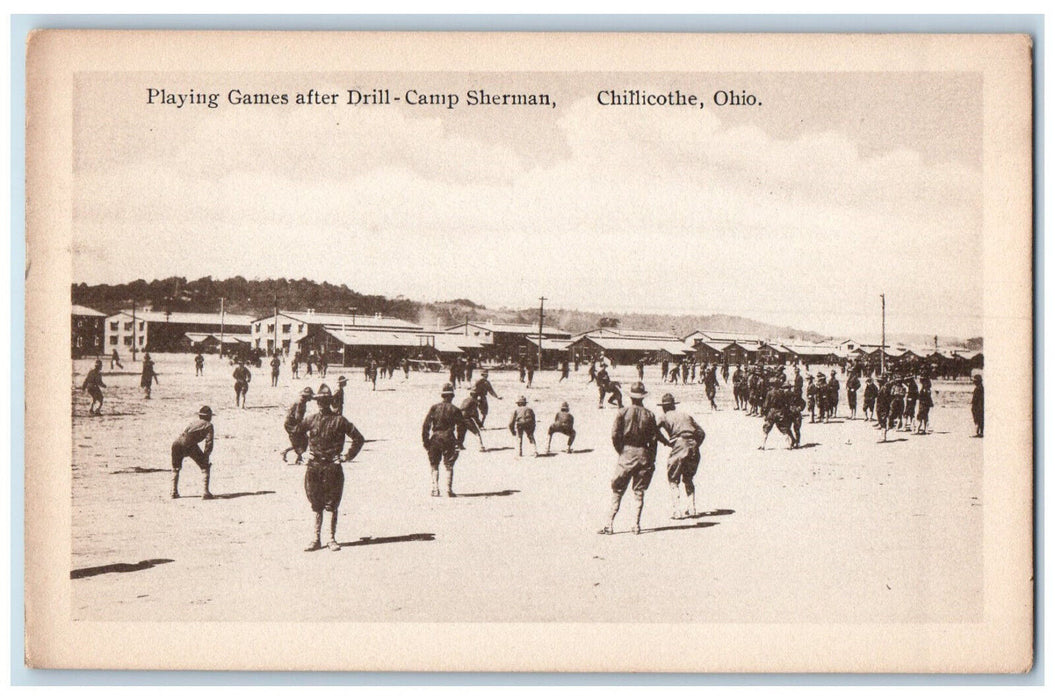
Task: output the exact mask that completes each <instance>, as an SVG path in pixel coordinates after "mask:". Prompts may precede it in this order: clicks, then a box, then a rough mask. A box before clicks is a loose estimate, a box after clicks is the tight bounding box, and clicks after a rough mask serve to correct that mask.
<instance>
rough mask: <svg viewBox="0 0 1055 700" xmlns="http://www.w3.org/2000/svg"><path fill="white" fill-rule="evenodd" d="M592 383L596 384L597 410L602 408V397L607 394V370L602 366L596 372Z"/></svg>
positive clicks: (608, 381)
mask: <svg viewBox="0 0 1055 700" xmlns="http://www.w3.org/2000/svg"><path fill="white" fill-rule="evenodd" d="M594 381H595V382H597V408H604V397H605V395H606V394H607V393H608V391H609V388H608V385H609V383H610V382H611V380H610V378H609V377H608V370H607V369H605V367H604V365H601V368H600V369H599V370H597V376H596V377H594Z"/></svg>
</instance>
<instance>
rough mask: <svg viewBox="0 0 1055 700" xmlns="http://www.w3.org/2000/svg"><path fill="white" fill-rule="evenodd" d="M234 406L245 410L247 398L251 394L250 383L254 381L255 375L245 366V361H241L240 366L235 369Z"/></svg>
mask: <svg viewBox="0 0 1055 700" xmlns="http://www.w3.org/2000/svg"><path fill="white" fill-rule="evenodd" d="M231 376H232V377H234V405H235V408H237V407H238V406H239V405H241V407H242V408H245V397H246V394H248V393H249V382H251V381H253V373H252V372H250V371H249V368H247V367H246V366H245V360H239V361H238V366H237V367H235V368H234V373H233V374H232V375H231Z"/></svg>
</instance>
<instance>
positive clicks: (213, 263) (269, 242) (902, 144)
mask: <svg viewBox="0 0 1055 700" xmlns="http://www.w3.org/2000/svg"><path fill="white" fill-rule="evenodd" d="M151 87H153V88H157V89H166V90H168V91H169V92H183V93H186V92H188V91H190V90H194V91H195V92H215V93H219V95H220V104H219V107H218V108H216V109H209V108H207V107H204V106H201V105H193V106H184V107H183V108H181V109H176V108H175V107H172V106H166V105H159V104H154V105H149V104H147V99H146V98H147V90H148V88H151ZM375 87H377V88H388V89H389V90H390V94H391V95H393V96H402V95H404V94H405V92H406V91H407V90H408V89H415V90H419V91H421V92H442V93H457V94H460V95H461V98H462V104H460V105H459V106H457V107H456V108H455V109H446V108H443V107H424V106H408V105H406V104H403V103H399V104H392V105H390V106H385V107H380V106H372V107H351V106H348V105H346V104H344V97H345V94H346V91H347V90H348V89H362V90H369V89H371V88H375ZM232 88H237V89H240V90H242V91H243V92H248V93H256V92H269V93H283V92H284V93H287V94H289V95H290V97H291V100H292V99H293V98H294V97H295V95H296V93H298V92H305V91H307V90H308V89H309V88H315V89H319V90H322V91H323V92H336V93H340V94H341V99H340V103H339V104H337V105H317V106H296V105H288V106H260V105H253V106H246V105H232V104H229V103H228V102H227V100H226V96H227V93H228V91H229V90H230V89H232ZM481 88H482V89H485V90H487V91H488V92H492V93H501V92H532V93H537V92H546V93H549V94H550V96H551V98H552V99H553V100H554V101H555V102H556V104H557V106H556V108H555V109H548V108H547V109H529V108H500V107H483V106H478V107H469V106H467V105H465V92H466V90H469V89H481ZM603 89H617V90H622V89H645V90H650V91H654V92H664V93H665V92H667V91H668V90H671V89H680V90H682V91H683V92H685V93H692V94H697V95H700V96H701V97H702V98H703V99H704V100H705V101H706V102H708V103H709V102H710V101H711V99H712V95H713V94H714V92H715V91H716V90H719V89H728V90H735V91H737V92H739V91H740V90H747V91H748V92H750V93H752V94H755V95H757V96H758V99H759V100H760V101H761V105H760V106H756V107H743V108H732V107H725V108H719V107H715V106H713V105H711V104H707V106H706V107H705V108H704V109H691V108H658V107H632V108H613V107H602V106H600V105H599V104H598V103H597V97H596V96H597V92H598V90H603ZM75 100H76V104H75V111H74V114H75V123H74V151H75V152H74V175H75V198H74V211H73V222H74V251H75V257H74V279H75V281H83V282H88V283H99V282H121V281H129V280H132V279H136V278H140V277H141V278H144V279H151V278H155V277H165V276H170V275H179V276H185V277H188V278H196V277H200V276H205V275H212V276H213V277H227V276H233V275H242V276H245V277H250V278H252V277H278V276H285V277H295V278H300V277H307V278H310V279H315V280H318V281H322V280H327V281H330V282H334V283H347V284H348V285H349V286H350V287H352V288H353V289H356V290H358V291H361V292H364V293H371V294H385V295H388V296H396V295H404V296H406V297H409V298H412V299H419V300H423V301H431V300H441V299H450V298H456V297H465V298H470V299H473V300H474V301H477V302H479V303H483V304H486V305H488V306H502V305H506V306H512V307H524V306H530V305H532V304H533V303H535V302H536V301H537V298H538V297H539V296H540V295H543V294H544V295H545V296H546V297H548V298H549V300H550V301H548V302H547V304H548V305H552V306H554V307H563V308H579V309H583V310H595V311H611V312H615V313H619V312H629V311H637V312H657V313H683V312H684V313H728V314H738V315H743V316H748V317H751V318H755V319H758V320H761V321H766V322H771V323H778V324H787V325H791V326H795V327H798V328H802V329H808V330H816V331H820V332H823V333H827V334H832V335H840V334H861V333H873V332H877V331H878V324H879V316H878V315H879V294H880V293H881V292H885V293H886V295H887V310H888V330H889V331H890V332H891V333H894V334H897V333H927V334H931V333H937V334H941V335H954V336H961V337H966V336H971V335H977V334H980V333H981V329H982V322H981V310H982V292H981V277H982V265H981V242H982V228H981V226H982V194H981V175H982V149H981V127H982V124H981V82H980V79H979V78H978V77H977V76H974V75H969V74H875V73H871V74H833V73H818V74H792V73H786V74H764V75H757V74H747V75H744V74H740V75H737V74H707V73H701V74H678V75H669V74H665V75H662V76H658V77H657V76H656V75H634V74H501V75H498V74H473V75H465V74H406V73H391V74H370V75H367V74H355V75H342V74H309V75H288V74H283V75H281V76H275V75H270V76H269V75H254V74H245V73H232V74H209V75H190V74H168V75H155V74H144V73H127V74H82V75H80V76H79V77H78V79H77V83H76V91H75Z"/></svg>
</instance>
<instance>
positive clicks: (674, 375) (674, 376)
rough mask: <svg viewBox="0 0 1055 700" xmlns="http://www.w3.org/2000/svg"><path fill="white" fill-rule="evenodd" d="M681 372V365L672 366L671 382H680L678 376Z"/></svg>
mask: <svg viewBox="0 0 1055 700" xmlns="http://www.w3.org/2000/svg"><path fill="white" fill-rule="evenodd" d="M680 374H681V366H680V365H677V364H675V365H674V366H673V367H671V368H670V377H669V378H668V379H669V381H670V383H671V384H677V383H678V376H679V375H680Z"/></svg>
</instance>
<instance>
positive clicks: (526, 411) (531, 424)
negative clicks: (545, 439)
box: [509, 396, 538, 457]
mask: <svg viewBox="0 0 1055 700" xmlns="http://www.w3.org/2000/svg"><path fill="white" fill-rule="evenodd" d="M509 434H510V435H512V436H513V437H515V438H517V449H518V452H519V454H518V455H517V456H519V457H523V456H524V436H525V435H526V436H527V439H528V441H529V442H530V443H531V447H532V448H534V450H535V456H536V457H538V445H536V444H535V411H534V410H532V409H531V408H530V407H529V406H528V405H527V398H525V397H524V396H521V397H520V398H518V399H517V408H516V409H515V410H514V411H513V416H512V417H511V418H510V419H509Z"/></svg>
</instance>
